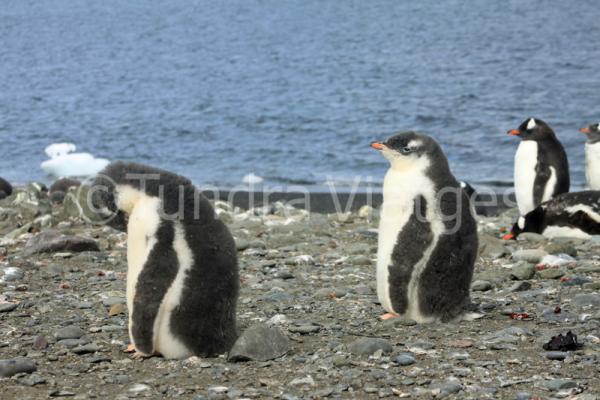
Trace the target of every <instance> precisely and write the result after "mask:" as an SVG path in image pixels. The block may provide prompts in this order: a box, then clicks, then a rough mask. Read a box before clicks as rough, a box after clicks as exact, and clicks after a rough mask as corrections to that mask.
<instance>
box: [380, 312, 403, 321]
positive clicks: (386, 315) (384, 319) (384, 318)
mask: <svg viewBox="0 0 600 400" xmlns="http://www.w3.org/2000/svg"><path fill="white" fill-rule="evenodd" d="M398 317H399V315H398V314H394V313H387V314H383V315H382V316H381V317H379V319H380V320H382V321H387V320H388V319H392V318H398Z"/></svg>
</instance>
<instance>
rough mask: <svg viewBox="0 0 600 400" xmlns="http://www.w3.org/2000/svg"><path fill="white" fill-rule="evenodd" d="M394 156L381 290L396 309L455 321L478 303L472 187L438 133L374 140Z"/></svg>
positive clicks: (386, 193) (380, 260) (384, 213)
mask: <svg viewBox="0 0 600 400" xmlns="http://www.w3.org/2000/svg"><path fill="white" fill-rule="evenodd" d="M371 147H373V148H374V149H376V150H379V151H380V152H381V154H382V155H383V156H384V157H385V158H386V159H387V160H388V161H389V162H390V168H389V170H388V171H387V174H386V176H385V180H384V185H383V204H382V210H381V219H380V224H379V241H378V251H377V295H378V298H379V301H380V302H381V305H382V306H383V308H384V309H385V310H387V311H388V313H389V314H386V315H384V316H383V317H382V318H384V319H387V318H389V317H391V316H398V315H404V316H407V317H409V318H412V319H413V320H415V321H417V322H421V323H424V322H434V321H442V322H446V321H451V320H453V319H456V318H458V317H461V316H462V315H463V313H464V311H465V307H466V306H467V305H469V303H470V297H469V290H470V285H471V279H472V276H473V265H474V262H475V257H476V255H477V248H478V247H477V242H478V239H477V225H476V223H475V219H474V218H473V215H472V213H471V204H470V201H469V198H468V196H467V194H466V192H465V191H464V190H463V189H462V188H461V185H460V183H459V182H458V181H457V180H456V179H455V178H454V176H453V175H452V173H451V172H450V168H449V166H448V161H447V159H446V156H445V155H444V153H443V152H442V149H441V148H440V146H439V145H438V144H437V143H436V142H435V140H433V139H432V138H431V137H429V136H426V135H423V134H418V133H415V132H407V133H400V134H397V135H395V136H392V137H391V138H389V139H388V140H387V141H386V142H383V143H372V144H371Z"/></svg>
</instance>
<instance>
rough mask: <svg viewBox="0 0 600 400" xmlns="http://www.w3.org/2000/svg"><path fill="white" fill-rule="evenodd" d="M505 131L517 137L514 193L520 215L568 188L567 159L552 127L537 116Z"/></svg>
mask: <svg viewBox="0 0 600 400" xmlns="http://www.w3.org/2000/svg"><path fill="white" fill-rule="evenodd" d="M508 134H509V135H514V136H518V137H519V138H521V143H520V144H519V147H518V148H517V152H516V154H515V171H514V181H515V195H516V197H517V205H518V207H519V213H520V214H521V215H525V214H527V213H528V212H529V211H531V210H533V209H534V208H536V207H537V206H538V205H540V204H541V203H542V202H544V201H547V200H550V199H551V198H552V197H553V196H556V195H558V194H561V193H566V192H568V191H569V185H570V179H569V163H568V162H567V154H566V153H565V149H564V148H563V146H562V144H561V143H560V142H559V141H558V139H557V138H556V135H555V134H554V131H553V130H552V128H550V126H549V125H548V124H546V123H545V122H544V121H542V120H541V119H536V118H528V119H527V120H525V121H524V122H523V123H522V124H521V125H520V126H519V128H518V129H513V130H510V131H508Z"/></svg>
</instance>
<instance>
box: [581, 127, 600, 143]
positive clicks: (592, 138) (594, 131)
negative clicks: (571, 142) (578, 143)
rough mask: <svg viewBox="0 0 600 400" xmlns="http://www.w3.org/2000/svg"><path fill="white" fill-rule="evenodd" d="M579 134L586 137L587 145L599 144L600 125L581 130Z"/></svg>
mask: <svg viewBox="0 0 600 400" xmlns="http://www.w3.org/2000/svg"><path fill="white" fill-rule="evenodd" d="M579 132H581V133H584V134H585V135H586V136H587V138H588V142H589V143H597V142H600V123H597V124H592V125H589V126H586V127H585V128H581V129H580V130H579Z"/></svg>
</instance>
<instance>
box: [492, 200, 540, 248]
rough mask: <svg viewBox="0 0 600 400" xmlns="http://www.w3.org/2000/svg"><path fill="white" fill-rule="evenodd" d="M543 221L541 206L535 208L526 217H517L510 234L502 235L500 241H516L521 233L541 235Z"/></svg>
mask: <svg viewBox="0 0 600 400" xmlns="http://www.w3.org/2000/svg"><path fill="white" fill-rule="evenodd" d="M543 220H544V209H543V208H542V207H541V206H538V207H536V208H535V209H533V210H532V211H530V212H529V213H527V215H525V216H522V215H521V216H519V219H517V222H515V224H514V225H513V227H512V228H511V230H510V233H508V234H506V235H504V237H503V238H502V239H504V240H510V239H516V238H517V237H518V236H519V235H520V234H521V233H523V232H534V233H542V221H543Z"/></svg>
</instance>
